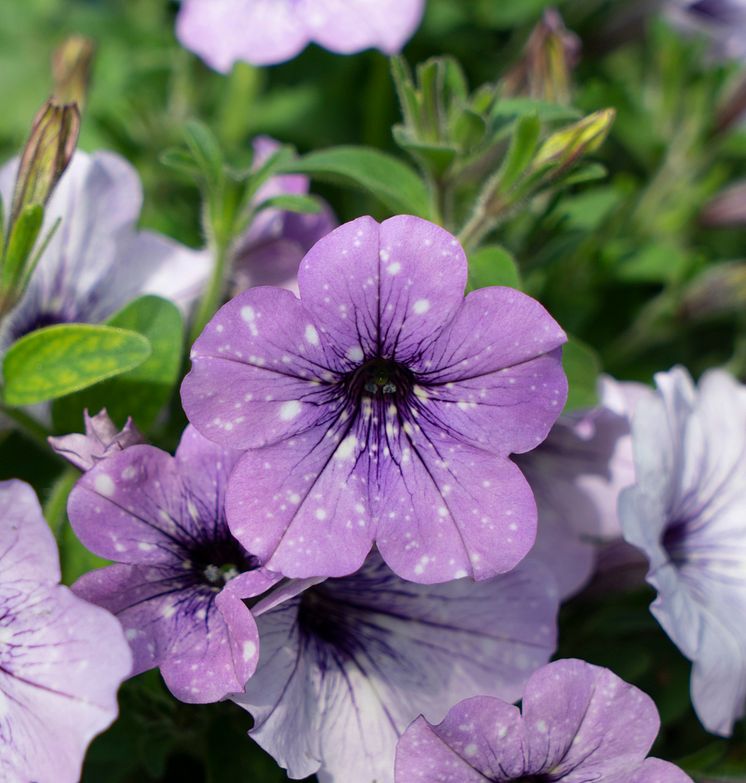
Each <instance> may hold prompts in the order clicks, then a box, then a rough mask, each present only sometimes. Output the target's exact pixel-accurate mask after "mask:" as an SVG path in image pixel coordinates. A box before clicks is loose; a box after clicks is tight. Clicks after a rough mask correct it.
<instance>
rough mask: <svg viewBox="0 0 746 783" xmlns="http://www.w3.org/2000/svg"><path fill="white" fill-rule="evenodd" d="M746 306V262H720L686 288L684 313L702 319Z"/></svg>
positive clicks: (682, 310)
mask: <svg viewBox="0 0 746 783" xmlns="http://www.w3.org/2000/svg"><path fill="white" fill-rule="evenodd" d="M744 309H746V262H743V261H733V262H731V263H726V264H717V265H716V266H713V267H711V268H710V269H707V270H705V271H704V272H703V273H702V274H701V275H699V277H697V278H696V279H695V280H694V281H693V282H692V283H691V284H690V285H689V287H688V288H687V289H686V291H685V292H684V295H683V297H682V300H681V305H680V313H681V316H682V317H683V318H685V319H687V320H691V321H699V320H703V319H708V318H714V317H716V316H721V315H727V314H729V313H737V312H743V311H744Z"/></svg>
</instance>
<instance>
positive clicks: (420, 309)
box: [412, 299, 430, 315]
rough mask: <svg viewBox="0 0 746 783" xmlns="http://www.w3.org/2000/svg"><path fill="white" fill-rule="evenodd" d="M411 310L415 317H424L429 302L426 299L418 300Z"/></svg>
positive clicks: (428, 307)
mask: <svg viewBox="0 0 746 783" xmlns="http://www.w3.org/2000/svg"><path fill="white" fill-rule="evenodd" d="M412 309H413V310H414V312H415V315H425V313H426V312H427V311H428V310H429V309H430V301H429V300H428V299H418V300H417V301H416V302H415V303H414V304H413V305H412Z"/></svg>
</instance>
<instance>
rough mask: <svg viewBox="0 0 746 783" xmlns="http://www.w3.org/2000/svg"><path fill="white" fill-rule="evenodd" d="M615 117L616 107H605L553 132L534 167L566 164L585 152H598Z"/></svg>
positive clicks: (540, 151)
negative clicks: (548, 164)
mask: <svg viewBox="0 0 746 783" xmlns="http://www.w3.org/2000/svg"><path fill="white" fill-rule="evenodd" d="M615 117H616V112H615V111H614V109H603V110H602V111H597V112H594V113H593V114H589V115H588V116H587V117H584V118H583V119H582V120H580V121H579V122H576V123H575V124H574V125H570V126H569V127H568V128H563V129H562V130H561V131H557V133H553V134H552V135H551V136H550V137H549V138H548V139H547V140H546V141H545V142H544V144H543V145H542V147H541V149H540V150H539V154H538V155H537V157H536V159H535V160H534V167H535V168H538V167H540V166H543V165H545V164H547V163H556V164H558V166H559V167H560V168H566V167H568V166H571V165H572V164H573V163H575V162H576V161H577V160H578V159H579V158H581V157H582V156H583V155H587V154H588V153H591V152H595V151H596V150H597V149H598V148H599V147H600V146H601V145H602V144H603V143H604V141H606V137H607V136H608V135H609V131H610V130H611V126H612V124H613V122H614V118H615Z"/></svg>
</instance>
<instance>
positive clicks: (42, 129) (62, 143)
mask: <svg viewBox="0 0 746 783" xmlns="http://www.w3.org/2000/svg"><path fill="white" fill-rule="evenodd" d="M79 132H80V112H79V111H78V107H77V105H76V104H75V103H59V102H58V101H56V100H55V99H54V98H50V99H49V100H48V101H47V102H46V103H45V104H44V106H42V108H41V109H40V110H39V113H38V114H37V115H36V117H35V118H34V123H33V125H32V127H31V134H30V135H29V139H28V141H27V142H26V147H25V149H24V150H23V155H22V156H21V163H20V166H19V168H18V176H17V178H16V186H15V190H14V191H13V207H12V209H11V214H10V225H11V229H10V230H12V226H13V223H14V222H15V221H16V219H17V218H18V216H19V215H20V213H21V211H22V210H23V209H24V208H25V207H28V206H33V205H39V206H42V207H43V206H44V205H45V204H46V203H47V200H48V199H49V196H50V195H51V194H52V191H53V190H54V187H55V185H56V184H57V182H58V181H59V179H60V177H61V176H62V174H63V172H64V171H65V169H66V168H67V166H68V164H69V163H70V161H71V159H72V156H73V153H74V152H75V146H76V144H77V142H78V133H79Z"/></svg>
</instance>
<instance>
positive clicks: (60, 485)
mask: <svg viewBox="0 0 746 783" xmlns="http://www.w3.org/2000/svg"><path fill="white" fill-rule="evenodd" d="M79 478H80V471H79V470H76V469H75V468H73V467H68V468H67V469H66V470H65V471H64V472H63V473H62V474H60V476H59V477H58V478H57V480H56V481H55V482H54V485H53V486H52V489H51V491H50V492H49V497H48V498H47V500H46V502H45V503H44V518H45V519H46V520H47V523H48V524H49V527H50V528H51V529H52V532H53V533H54V535H55V537H56V539H57V541H60V540H61V539H62V536H63V534H64V528H65V520H66V519H67V497H68V495H69V494H70V490H71V489H72V488H73V486H74V485H75V482H76V481H77V480H78V479H79Z"/></svg>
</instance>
